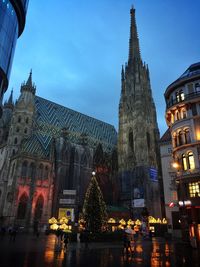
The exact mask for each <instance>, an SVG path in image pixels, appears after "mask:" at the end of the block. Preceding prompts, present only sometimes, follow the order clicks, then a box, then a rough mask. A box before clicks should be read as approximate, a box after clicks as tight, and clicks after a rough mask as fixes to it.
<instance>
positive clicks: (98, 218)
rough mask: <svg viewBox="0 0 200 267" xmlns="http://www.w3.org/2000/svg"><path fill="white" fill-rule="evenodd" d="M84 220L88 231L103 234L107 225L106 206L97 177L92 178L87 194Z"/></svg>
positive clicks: (84, 205)
mask: <svg viewBox="0 0 200 267" xmlns="http://www.w3.org/2000/svg"><path fill="white" fill-rule="evenodd" d="M83 218H84V220H85V221H86V227H87V229H88V230H89V231H91V232H93V233H98V232H101V231H102V229H103V227H104V226H105V225H106V221H107V213H106V204H105V202H104V200H103V195H102V193H101V189H100V187H99V185H98V182H97V180H96V178H95V176H92V178H91V181H90V183H89V186H88V189H87V192H86V194H85V200H84V204H83Z"/></svg>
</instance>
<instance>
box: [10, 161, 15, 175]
mask: <svg viewBox="0 0 200 267" xmlns="http://www.w3.org/2000/svg"><path fill="white" fill-rule="evenodd" d="M14 170H15V163H14V164H13V165H12V171H11V177H12V176H13V174H14Z"/></svg>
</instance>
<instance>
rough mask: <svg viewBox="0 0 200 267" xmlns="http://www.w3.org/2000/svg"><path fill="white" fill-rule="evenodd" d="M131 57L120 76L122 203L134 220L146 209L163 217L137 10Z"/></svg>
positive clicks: (154, 127)
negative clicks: (129, 210) (128, 209)
mask: <svg viewBox="0 0 200 267" xmlns="http://www.w3.org/2000/svg"><path fill="white" fill-rule="evenodd" d="M130 14H131V23H130V39H129V57H128V63H126V64H125V68H124V67H123V66H122V72H121V97H120V103H119V135H118V164H119V175H120V181H121V201H122V203H123V204H124V205H125V206H128V207H129V208H130V209H131V210H132V212H133V216H134V217H138V216H139V217H140V215H141V212H142V210H144V208H147V210H148V212H149V214H150V215H152V216H156V217H157V216H160V215H161V212H160V211H161V207H160V188H159V179H160V177H159V175H160V171H159V169H160V166H159V148H158V141H159V130H158V125H157V119H156V109H155V104H154V101H153V98H152V91H151V84H150V77H149V69H148V66H147V65H146V64H145V63H143V62H142V59H141V54H140V47H139V39H138V34H137V26H136V20H135V9H134V8H133V7H132V8H131V10H130Z"/></svg>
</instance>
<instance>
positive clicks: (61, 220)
mask: <svg viewBox="0 0 200 267" xmlns="http://www.w3.org/2000/svg"><path fill="white" fill-rule="evenodd" d="M68 221H69V220H68V219H67V217H62V218H61V219H60V220H59V223H61V224H63V223H64V224H67V223H68Z"/></svg>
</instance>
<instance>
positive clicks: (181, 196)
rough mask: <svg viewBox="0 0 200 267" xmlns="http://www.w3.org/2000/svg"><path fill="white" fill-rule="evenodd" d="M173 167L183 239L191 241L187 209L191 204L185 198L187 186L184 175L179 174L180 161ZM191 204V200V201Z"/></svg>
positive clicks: (173, 164) (174, 163)
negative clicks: (185, 186) (185, 185)
mask: <svg viewBox="0 0 200 267" xmlns="http://www.w3.org/2000/svg"><path fill="white" fill-rule="evenodd" d="M172 167H173V168H175V169H176V183H177V191H178V200H179V202H178V203H179V211H180V217H181V231H182V239H183V240H184V241H189V226H188V220H187V210H186V206H188V204H189V200H185V188H184V183H183V175H182V173H181V172H180V175H179V176H178V175H177V174H178V173H179V171H180V170H181V166H180V165H179V163H178V162H173V163H172ZM190 204H191V202H190Z"/></svg>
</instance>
